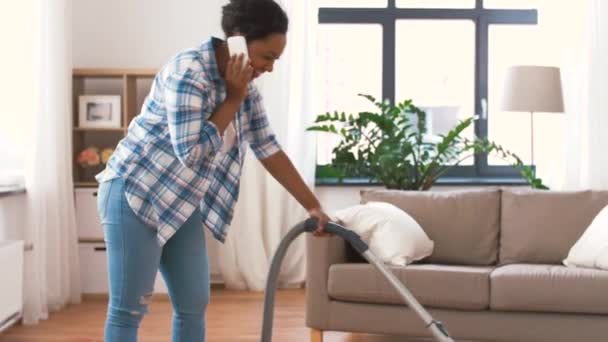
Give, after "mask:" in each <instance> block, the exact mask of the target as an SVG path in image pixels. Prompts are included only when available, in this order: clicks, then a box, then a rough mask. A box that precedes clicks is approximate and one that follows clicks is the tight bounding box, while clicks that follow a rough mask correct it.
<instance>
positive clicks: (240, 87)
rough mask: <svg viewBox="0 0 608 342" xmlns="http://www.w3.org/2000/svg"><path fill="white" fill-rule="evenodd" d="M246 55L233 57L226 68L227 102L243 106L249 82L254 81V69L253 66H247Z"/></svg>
mask: <svg viewBox="0 0 608 342" xmlns="http://www.w3.org/2000/svg"><path fill="white" fill-rule="evenodd" d="M243 63H245V55H244V54H240V55H239V56H236V55H235V56H232V57H230V59H229V60H228V65H227V66H226V76H225V79H226V88H227V89H226V92H227V94H226V100H227V101H231V102H235V103H238V104H241V102H243V100H245V97H247V88H248V86H249V82H251V80H252V79H253V68H252V67H251V65H249V64H248V65H246V66H245V67H243Z"/></svg>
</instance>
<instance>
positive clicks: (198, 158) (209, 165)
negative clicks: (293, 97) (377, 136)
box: [96, 38, 281, 246]
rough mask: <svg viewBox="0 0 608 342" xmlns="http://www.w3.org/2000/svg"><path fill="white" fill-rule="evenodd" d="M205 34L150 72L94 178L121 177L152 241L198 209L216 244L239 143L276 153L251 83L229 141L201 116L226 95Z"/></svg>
mask: <svg viewBox="0 0 608 342" xmlns="http://www.w3.org/2000/svg"><path fill="white" fill-rule="evenodd" d="M214 42H217V39H215V38H214V39H211V40H209V41H208V42H207V43H204V44H203V45H201V46H200V47H198V48H194V49H190V50H186V51H183V52H181V53H179V54H178V55H177V56H176V57H174V58H173V59H172V60H171V61H170V62H169V63H167V64H166V65H165V66H164V67H163V68H162V69H161V70H160V71H159V73H158V74H157V75H156V77H155V78H154V82H153V84H152V87H151V90H150V93H149V95H148V96H147V98H146V100H145V102H144V104H143V106H142V110H141V113H140V114H139V115H138V116H136V117H135V118H134V119H133V120H132V122H131V123H130V125H129V130H128V133H127V135H126V137H125V138H123V139H122V140H121V141H120V142H119V143H118V146H117V148H116V150H115V151H114V153H113V155H112V157H111V158H110V160H109V161H108V163H107V166H106V168H105V170H104V171H102V172H101V173H100V174H98V175H97V176H96V179H97V181H98V182H100V183H101V182H104V181H108V180H111V179H113V178H117V177H121V178H123V179H124V181H125V195H126V198H127V201H128V203H129V205H130V207H131V208H132V209H133V211H134V212H135V214H136V215H137V216H138V217H140V218H141V219H142V220H143V221H144V222H145V223H147V224H148V225H150V226H152V227H156V229H157V230H158V240H159V243H160V245H161V246H162V245H164V243H166V242H167V240H168V239H169V238H170V237H171V236H172V235H173V234H175V232H176V231H177V229H179V227H181V226H182V225H183V224H184V222H185V221H186V220H187V219H188V218H189V217H190V216H191V214H192V213H193V212H194V210H196V208H197V207H198V208H199V209H200V210H201V213H202V217H203V224H204V225H205V226H206V227H207V228H209V229H210V230H211V232H212V233H213V236H214V237H215V238H216V239H218V240H220V241H222V242H223V241H224V240H225V237H226V232H227V229H228V226H229V225H230V222H231V221H232V216H233V211H234V205H235V203H236V201H237V199H238V195H239V178H240V175H241V167H242V165H243V161H244V158H245V153H246V151H247V145H246V142H248V143H249V145H250V146H251V149H252V150H253V152H254V153H255V155H256V157H257V158H258V159H264V158H267V157H269V156H271V155H273V154H275V153H277V152H279V151H280V150H281V147H280V145H279V144H278V142H277V141H276V138H275V135H274V134H273V132H272V130H271V129H270V127H269V125H268V119H267V117H266V112H265V110H264V107H263V104H262V98H261V96H260V94H259V92H258V90H257V89H256V87H255V86H254V85H250V86H249V95H248V96H247V98H246V99H245V100H244V102H243V104H242V106H241V108H240V110H239V111H238V113H237V114H236V116H235V119H234V121H233V124H234V128H235V130H236V139H235V143H234V145H233V146H232V147H231V148H230V149H229V150H228V151H226V152H225V153H221V152H220V149H221V147H222V137H221V135H220V134H219V132H218V129H217V127H216V126H215V125H214V124H213V123H212V122H210V121H208V118H209V117H210V116H211V115H212V114H213V113H214V111H215V110H216V109H217V108H218V107H219V106H220V105H221V104H222V102H223V101H224V99H225V97H226V85H225V82H224V80H223V79H222V77H221V76H220V73H219V69H218V66H217V63H216V59H215V53H214Z"/></svg>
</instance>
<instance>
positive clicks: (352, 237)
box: [304, 218, 369, 254]
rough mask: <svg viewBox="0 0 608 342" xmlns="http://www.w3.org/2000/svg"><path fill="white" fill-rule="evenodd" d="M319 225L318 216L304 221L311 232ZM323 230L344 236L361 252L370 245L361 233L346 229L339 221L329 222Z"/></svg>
mask: <svg viewBox="0 0 608 342" xmlns="http://www.w3.org/2000/svg"><path fill="white" fill-rule="evenodd" d="M318 226H319V220H318V219H316V218H309V219H307V220H306V221H305V222H304V227H305V229H306V231H307V232H309V233H312V232H314V231H315V230H316V229H317V227H318ZM323 230H324V231H325V232H327V233H330V234H334V235H338V236H339V237H341V238H343V239H344V240H346V242H348V243H350V244H351V245H352V246H353V248H355V249H356V250H357V252H359V253H361V254H363V253H365V252H366V251H367V250H368V249H369V246H368V245H367V244H366V243H365V242H364V241H363V240H361V237H360V236H359V234H357V233H355V232H353V231H352V230H349V229H346V228H344V227H342V226H341V225H339V224H337V223H333V222H328V223H327V224H326V225H325V227H323Z"/></svg>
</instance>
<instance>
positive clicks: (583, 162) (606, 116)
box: [560, 0, 608, 189]
mask: <svg viewBox="0 0 608 342" xmlns="http://www.w3.org/2000/svg"><path fill="white" fill-rule="evenodd" d="M577 6H582V7H581V8H582V9H583V10H582V15H581V16H579V18H576V17H575V20H565V21H563V23H567V25H568V26H572V29H573V30H575V31H577V30H579V31H580V32H581V34H580V36H579V40H578V43H579V44H578V45H574V46H573V47H572V48H573V51H577V52H578V54H576V55H575V56H574V58H572V59H571V60H570V61H569V63H568V64H567V65H566V66H565V67H564V74H563V82H564V97H565V105H566V125H565V130H566V134H565V136H566V139H565V158H564V165H563V167H562V170H563V174H562V177H561V182H560V183H561V187H562V188H564V189H589V188H593V189H608V154H607V153H606V150H608V134H606V131H608V3H606V1H605V0H585V1H582V2H581V4H580V5H579V4H578V3H577ZM577 26H579V27H580V28H577Z"/></svg>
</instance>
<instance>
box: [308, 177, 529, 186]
mask: <svg viewBox="0 0 608 342" xmlns="http://www.w3.org/2000/svg"><path fill="white" fill-rule="evenodd" d="M315 185H316V186H336V187H344V186H382V184H381V183H378V182H370V181H369V180H368V179H365V178H344V179H343V180H342V182H339V181H338V179H337V178H317V179H315ZM434 185H438V186H525V185H528V183H527V182H526V181H525V180H524V179H521V178H504V177H472V178H469V177H446V178H440V179H438V180H437V181H436V182H435V184H434Z"/></svg>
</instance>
